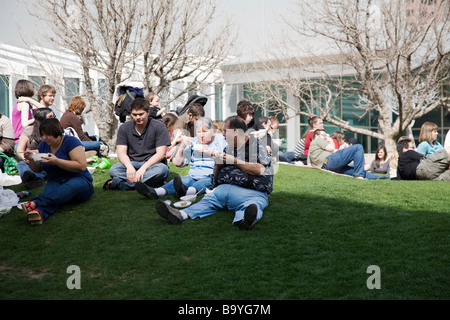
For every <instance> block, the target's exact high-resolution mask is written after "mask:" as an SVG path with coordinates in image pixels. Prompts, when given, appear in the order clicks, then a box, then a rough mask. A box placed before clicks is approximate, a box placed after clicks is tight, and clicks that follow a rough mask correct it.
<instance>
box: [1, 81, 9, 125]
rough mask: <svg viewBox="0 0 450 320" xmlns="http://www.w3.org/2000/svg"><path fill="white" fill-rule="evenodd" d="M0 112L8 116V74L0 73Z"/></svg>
mask: <svg viewBox="0 0 450 320" xmlns="http://www.w3.org/2000/svg"><path fill="white" fill-rule="evenodd" d="M0 113H1V114H4V115H6V116H7V117H9V76H5V75H0Z"/></svg>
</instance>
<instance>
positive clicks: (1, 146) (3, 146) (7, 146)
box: [0, 116, 14, 152]
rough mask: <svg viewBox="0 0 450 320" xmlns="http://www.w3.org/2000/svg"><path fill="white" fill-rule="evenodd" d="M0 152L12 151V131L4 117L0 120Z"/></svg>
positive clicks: (10, 125)
mask: <svg viewBox="0 0 450 320" xmlns="http://www.w3.org/2000/svg"><path fill="white" fill-rule="evenodd" d="M0 126H1V128H0V137H1V138H0V142H1V143H0V152H5V151H9V150H11V151H14V129H13V127H12V124H11V121H9V119H8V118H7V117H6V116H2V117H1V118H0Z"/></svg>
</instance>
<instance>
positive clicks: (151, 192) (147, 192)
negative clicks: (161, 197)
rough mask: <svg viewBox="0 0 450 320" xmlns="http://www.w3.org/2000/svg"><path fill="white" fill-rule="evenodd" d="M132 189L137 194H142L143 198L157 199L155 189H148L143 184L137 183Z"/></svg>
mask: <svg viewBox="0 0 450 320" xmlns="http://www.w3.org/2000/svg"><path fill="white" fill-rule="evenodd" d="M134 188H135V189H136V191H137V192H138V193H139V194H142V195H143V196H144V197H147V198H149V199H150V200H156V199H158V195H157V194H156V191H155V189H153V188H152V187H149V186H148V185H146V184H145V183H143V182H141V181H138V182H136V183H135V184H134Z"/></svg>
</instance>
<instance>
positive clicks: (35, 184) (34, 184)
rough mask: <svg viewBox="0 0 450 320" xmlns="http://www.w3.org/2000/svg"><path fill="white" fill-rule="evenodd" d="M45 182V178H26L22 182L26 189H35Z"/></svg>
mask: <svg viewBox="0 0 450 320" xmlns="http://www.w3.org/2000/svg"><path fill="white" fill-rule="evenodd" d="M44 184H45V179H34V180H28V181H27V182H25V183H24V185H25V188H27V189H35V188H39V187H42V186H43V185H44Z"/></svg>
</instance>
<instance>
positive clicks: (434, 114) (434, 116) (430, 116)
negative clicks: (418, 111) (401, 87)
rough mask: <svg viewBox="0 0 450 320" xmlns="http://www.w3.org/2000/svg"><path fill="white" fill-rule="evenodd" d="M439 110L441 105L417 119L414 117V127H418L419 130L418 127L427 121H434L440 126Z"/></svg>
mask: <svg viewBox="0 0 450 320" xmlns="http://www.w3.org/2000/svg"><path fill="white" fill-rule="evenodd" d="M441 111H442V107H439V108H436V109H434V110H433V111H431V112H428V113H427V114H426V115H424V116H423V117H420V118H419V119H416V121H415V123H414V128H418V129H419V130H420V127H421V126H422V125H423V124H424V123H425V122H427V121H429V122H433V123H436V124H437V125H438V127H440V126H441Z"/></svg>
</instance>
